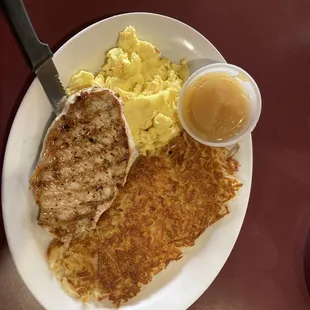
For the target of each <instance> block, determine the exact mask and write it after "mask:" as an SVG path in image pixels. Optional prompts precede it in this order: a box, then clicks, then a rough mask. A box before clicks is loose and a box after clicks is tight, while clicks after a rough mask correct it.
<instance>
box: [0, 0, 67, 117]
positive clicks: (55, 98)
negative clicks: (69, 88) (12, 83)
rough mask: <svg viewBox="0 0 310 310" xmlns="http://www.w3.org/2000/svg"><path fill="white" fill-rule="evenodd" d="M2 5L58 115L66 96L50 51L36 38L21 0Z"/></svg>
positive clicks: (6, 1)
mask: <svg viewBox="0 0 310 310" xmlns="http://www.w3.org/2000/svg"><path fill="white" fill-rule="evenodd" d="M2 5H3V8H4V11H5V12H6V14H7V16H8V18H9V20H10V22H11V23H12V26H13V28H14V30H15V32H16V34H17V36H18V38H19V40H20V41H21V43H22V45H23V47H24V49H25V52H26V54H27V56H28V58H29V60H30V62H31V66H32V70H33V71H34V72H35V73H36V75H37V77H38V79H39V81H40V83H41V85H42V87H43V89H44V91H45V93H46V95H47V97H48V99H49V101H50V103H51V105H52V107H53V110H54V112H55V113H56V115H58V114H59V113H60V112H61V111H62V108H63V105H64V102H65V100H66V98H67V97H66V92H65V90H64V88H63V86H62V84H61V82H60V80H59V74H58V72H57V69H56V67H55V64H54V62H53V58H52V57H53V53H52V51H51V50H50V48H49V46H48V45H47V44H45V43H42V42H41V41H40V40H39V39H38V37H37V35H36V33H35V31H34V29H33V27H32V24H31V22H30V20H29V17H28V14H27V12H26V9H25V7H24V4H23V2H22V0H2Z"/></svg>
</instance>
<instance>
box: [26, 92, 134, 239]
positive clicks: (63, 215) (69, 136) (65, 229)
mask: <svg viewBox="0 0 310 310" xmlns="http://www.w3.org/2000/svg"><path fill="white" fill-rule="evenodd" d="M74 100H75V102H74V104H69V105H67V106H66V108H65V109H66V111H65V112H64V114H62V115H61V116H60V117H59V118H58V119H56V120H55V121H54V123H53V124H52V125H51V127H50V129H49V131H48V133H47V136H46V138H45V142H44V147H43V150H42V153H41V156H40V160H39V163H38V165H37V167H36V168H35V171H34V173H33V175H32V177H31V182H30V185H31V188H32V191H33V193H34V197H35V200H36V203H37V204H38V206H39V207H40V214H39V224H40V225H41V226H43V227H45V228H46V229H47V230H48V231H49V232H50V233H51V234H52V235H54V236H56V237H59V238H62V240H66V239H68V238H70V237H71V236H72V235H74V234H76V233H79V232H82V231H84V230H89V229H91V228H93V227H94V226H95V223H96V221H97V220H98V219H99V217H100V215H101V214H102V212H104V211H105V210H106V209H108V208H109V207H110V205H111V204H112V202H113V200H114V198H115V196H116V194H117V186H122V185H124V183H125V182H126V177H127V173H128V170H129V168H130V165H131V163H132V160H133V142H132V137H131V133H130V130H129V128H128V125H127V123H126V121H125V118H124V115H123V104H122V102H121V101H120V99H118V98H117V97H115V95H114V94H113V93H112V92H111V91H109V90H106V89H99V88H93V89H87V90H84V91H81V92H80V93H79V95H77V96H76V97H75V98H74Z"/></svg>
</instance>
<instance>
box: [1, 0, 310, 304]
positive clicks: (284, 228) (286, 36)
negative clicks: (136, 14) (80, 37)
mask: <svg viewBox="0 0 310 310" xmlns="http://www.w3.org/2000/svg"><path fill="white" fill-rule="evenodd" d="M25 6H26V8H27V10H28V12H29V16H30V18H31V20H32V22H33V26H34V28H35V29H36V31H37V33H38V35H39V37H40V39H41V40H42V41H43V42H47V43H48V44H49V45H50V46H51V47H52V49H53V51H56V50H57V48H59V47H60V46H61V45H62V44H63V43H64V42H65V41H66V40H67V39H68V38H70V37H71V36H72V35H74V34H75V33H77V32H78V31H79V30H81V29H83V28H84V27H86V26H88V25H90V24H92V23H93V22H96V21H99V20H101V19H103V18H105V17H108V16H111V15H114V14H119V13H123V12H133V11H146V12H154V13H160V14H164V15H168V16H171V17H174V18H176V19H179V20H181V21H183V22H185V23H187V24H189V25H190V26H192V27H194V28H195V29H197V30H198V31H199V32H201V33H202V34H203V35H204V36H205V37H207V38H208V39H209V40H210V41H211V42H212V43H213V44H214V45H215V46H216V47H217V48H218V49H219V51H220V52H221V53H222V54H223V56H224V57H225V59H226V60H227V62H229V63H233V64H236V65H239V66H241V67H243V68H244V69H245V70H247V71H248V72H249V73H250V74H251V75H252V76H253V77H254V78H255V80H256V81H257V83H258V85H259V87H260V89H261V93H262V97H263V111H262V115H261V119H260V121H259V124H258V126H257V128H256V130H255V132H254V134H253V147H254V174H253V185H252V192H251V198H250V202H249V208H248V212H247V215H246V218H245V222H244V225H243V227H242V230H241V233H240V236H239V238H238V241H237V243H236V246H235V248H234V250H233V252H232V254H231V255H230V257H229V259H228V261H227V263H226V264H225V266H224V268H223V269H222V271H221V272H220V274H219V275H218V277H217V278H216V280H215V281H214V282H213V284H212V285H211V286H210V288H209V289H208V290H207V291H206V292H205V294H204V295H203V296H202V297H201V298H200V299H199V300H198V301H197V302H196V303H195V304H194V305H193V306H192V307H191V308H190V309H191V310H200V309H212V310H226V309H227V310H228V309H236V310H243V309H244V310H252V309H253V310H254V309H258V310H278V309H279V310H288V309H290V310H291V309H292V310H303V309H310V298H309V294H308V291H307V285H306V279H307V278H308V282H309V280H310V279H309V278H310V237H308V234H309V229H310V179H309V177H310V1H309V0H282V1H280V0H269V1H268V0H235V1H231V0H217V1H203V0H191V1H185V2H181V1H177V0H170V1H169V0H165V1H164V0H157V1H154V2H151V1H141V0H133V1H131V2H129V1H128V2H125V1H121V0H119V1H111V2H107V1H103V0H92V1H79V0H75V1H73V0H67V1H61V0H53V1H52V0H25ZM0 39H1V43H0V51H1V54H0V56H1V57H0V69H1V73H0V147H1V149H0V152H1V161H2V159H3V154H4V150H5V144H6V140H7V136H8V133H9V129H10V126H11V124H12V120H13V118H14V115H15V113H16V111H17V109H18V106H19V104H20V102H21V100H22V98H23V96H24V94H25V92H26V90H27V88H28V87H29V85H30V83H31V81H32V80H33V78H34V76H33V74H31V71H30V69H29V66H28V63H27V61H26V60H25V58H24V56H23V54H22V52H21V51H20V48H19V46H18V44H17V42H16V40H15V38H14V35H13V33H12V31H11V29H10V27H9V25H8V23H7V20H6V18H5V16H4V14H3V12H2V11H1V13H0ZM98 40H104V34H102V37H101V38H98ZM1 166H2V165H1ZM12 194H14V193H12ZM0 235H1V239H2V241H1V247H0V248H1V250H0V254H1V251H5V250H6V249H7V245H6V241H5V237H4V234H3V232H2V233H1V234H0ZM307 237H308V241H307ZM5 259H6V260H7V259H10V257H9V256H8V255H7V257H6V258H5ZM4 263H5V262H4V258H3V256H1V255H0V267H1V264H4ZM12 272H13V273H16V272H17V271H16V270H15V269H13V271H12ZM0 278H1V275H0ZM7 281H10V280H9V279H7ZM0 282H1V281H0ZM20 283H21V282H20ZM189 285H190V284H189ZM0 286H1V285H0ZM20 286H23V284H20V285H19V287H16V294H13V295H12V296H8V294H9V293H6V288H5V287H4V288H1V293H0V296H1V298H0V308H1V309H17V310H18V309H22V306H16V305H17V303H15V301H14V298H16V299H17V298H20V296H18V292H19V290H21V287H20ZM23 298H25V299H26V298H31V296H30V293H28V291H26V293H25V294H24V295H23ZM175 298H177V296H175ZM22 303H23V300H22V301H21V302H20V303H18V305H22ZM14 304H15V306H14ZM31 305H32V306H31V307H32V308H33V309H34V308H36V309H40V307H39V306H38V305H37V303H36V301H35V300H34V299H33V300H32V301H31ZM28 308H29V306H28ZM60 310H62V309H60ZM167 310H168V309H167Z"/></svg>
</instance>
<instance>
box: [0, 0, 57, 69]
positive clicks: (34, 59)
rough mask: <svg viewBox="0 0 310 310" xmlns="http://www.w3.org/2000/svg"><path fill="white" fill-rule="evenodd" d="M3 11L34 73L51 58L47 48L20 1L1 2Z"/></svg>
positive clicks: (3, 0) (6, 0) (8, 0)
mask: <svg viewBox="0 0 310 310" xmlns="http://www.w3.org/2000/svg"><path fill="white" fill-rule="evenodd" d="M1 2H2V4H3V8H4V11H5V12H6V14H7V16H8V18H9V20H10V21H11V23H12V25H13V27H14V30H15V31H16V33H17V36H18V37H19V39H20V41H21V43H22V45H23V46H24V49H25V51H26V53H27V55H28V57H29V59H30V62H31V65H32V70H33V71H35V70H36V69H37V68H38V67H39V66H40V65H41V64H42V63H43V62H44V61H45V60H46V59H48V58H50V57H52V56H53V53H52V52H51V50H50V48H49V46H48V45H47V44H44V43H42V42H41V41H40V40H39V39H38V37H37V34H36V33H35V31H34V29H33V27H32V24H31V22H30V20H29V17H28V14H27V12H26V9H25V7H24V4H23V1H22V0H2V1H1Z"/></svg>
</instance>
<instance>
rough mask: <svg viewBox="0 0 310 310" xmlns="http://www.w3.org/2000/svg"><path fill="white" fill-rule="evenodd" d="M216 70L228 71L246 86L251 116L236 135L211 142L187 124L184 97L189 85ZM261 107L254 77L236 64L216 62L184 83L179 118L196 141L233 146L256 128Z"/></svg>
mask: <svg viewBox="0 0 310 310" xmlns="http://www.w3.org/2000/svg"><path fill="white" fill-rule="evenodd" d="M214 72H222V73H226V74H229V75H231V76H232V77H234V78H236V79H237V80H238V82H239V83H240V84H241V85H242V86H243V87H244V89H245V91H246V92H247V93H248V97H249V117H248V120H247V123H246V124H245V126H244V127H243V128H242V129H241V130H240V131H239V132H238V133H237V134H236V135H235V136H234V137H232V138H230V139H227V140H224V141H219V142H214V141H213V142H211V141H208V140H204V139H201V138H199V137H197V135H195V133H193V132H192V131H191V130H190V128H189V127H188V126H187V124H186V122H185V121H184V117H183V115H182V113H183V109H182V104H183V97H184V93H185V91H186V89H187V87H189V86H190V85H192V84H193V83H195V82H196V81H197V80H199V79H200V78H201V77H202V76H204V75H206V74H208V73H214ZM261 109H262V98H261V94H260V91H259V88H258V86H257V84H256V82H255V81H254V79H253V78H252V77H251V76H250V75H249V74H248V73H247V72H246V71H244V70H243V69H241V68H239V67H237V66H235V65H230V64H226V63H215V64H212V65H208V66H205V67H202V68H200V69H199V70H198V71H196V72H194V73H193V74H192V75H191V76H190V77H189V78H188V79H187V81H186V82H185V83H184V85H183V87H182V89H181V92H180V96H179V102H178V114H179V118H180V121H181V124H182V126H183V127H184V129H185V130H186V132H187V133H188V134H189V135H190V136H191V137H192V138H194V139H195V140H196V141H198V142H200V143H203V144H206V145H209V146H215V147H227V146H231V145H233V144H236V143H238V142H240V141H241V140H242V139H243V138H244V137H245V136H246V135H248V134H250V133H251V132H252V131H253V130H254V128H255V126H256V124H257V122H258V120H259V117H260V114H261Z"/></svg>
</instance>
